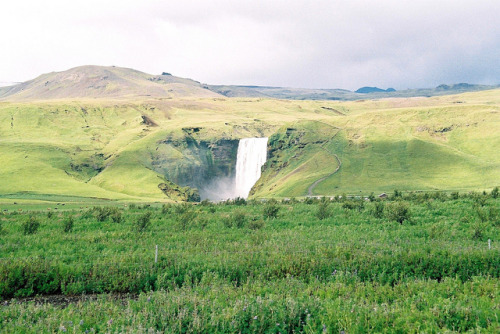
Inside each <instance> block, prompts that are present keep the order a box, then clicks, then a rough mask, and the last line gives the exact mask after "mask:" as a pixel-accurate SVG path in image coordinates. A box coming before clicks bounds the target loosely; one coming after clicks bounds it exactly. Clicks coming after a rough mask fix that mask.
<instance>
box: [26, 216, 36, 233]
mask: <svg viewBox="0 0 500 334" xmlns="http://www.w3.org/2000/svg"><path fill="white" fill-rule="evenodd" d="M39 227H40V222H39V221H38V220H37V219H36V218H35V217H33V216H30V217H29V218H28V219H27V220H26V221H25V222H24V223H23V233H24V235H29V234H35V233H36V232H37V231H38V228H39Z"/></svg>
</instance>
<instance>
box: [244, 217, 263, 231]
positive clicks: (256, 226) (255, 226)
mask: <svg viewBox="0 0 500 334" xmlns="http://www.w3.org/2000/svg"><path fill="white" fill-rule="evenodd" d="M264 226H266V222H265V221H264V220H263V219H252V220H250V222H249V223H248V228H249V229H251V230H260V229H261V228H264Z"/></svg>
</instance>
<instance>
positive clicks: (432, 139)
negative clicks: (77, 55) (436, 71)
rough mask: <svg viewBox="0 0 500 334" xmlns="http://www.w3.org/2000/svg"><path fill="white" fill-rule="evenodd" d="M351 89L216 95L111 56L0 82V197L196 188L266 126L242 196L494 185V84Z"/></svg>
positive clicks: (186, 194)
mask: <svg viewBox="0 0 500 334" xmlns="http://www.w3.org/2000/svg"><path fill="white" fill-rule="evenodd" d="M465 88H467V87H465ZM448 92H449V91H448ZM394 93H400V92H393V93H391V94H394ZM346 94H347V93H346ZM372 94H378V93H370V94H369V96H370V97H372ZM362 95H363V96H364V97H365V99H364V100H357V101H332V100H303V101H302V100H289V99H275V98H272V99H270V98H262V97H252V98H249V97H231V98H229V97H226V96H223V95H221V94H219V93H217V92H214V91H211V90H209V89H207V87H206V85H202V84H200V83H198V82H196V81H193V80H189V79H182V78H177V77H174V76H171V75H168V74H164V75H158V76H154V75H149V74H145V73H142V72H138V71H134V70H130V69H123V68H118V67H97V66H84V67H78V68H75V69H71V70H68V71H65V72H59V73H50V74H45V75H42V76H40V77H38V78H36V79H34V80H31V81H28V82H26V83H23V84H20V85H17V86H13V87H7V88H0V96H1V99H0V139H1V140H0V157H1V160H2V161H1V165H0V179H1V180H2V182H0V203H12V201H13V200H15V201H17V202H23V201H28V202H37V201H39V202H40V201H49V202H50V201H80V202H85V201H89V200H106V201H107V200H118V201H147V202H152V201H184V200H189V199H195V198H196V192H193V190H192V188H198V189H200V190H201V191H202V192H203V188H204V187H207V186H208V185H210V183H211V182H212V181H213V180H214V179H217V178H224V177H230V176H231V175H232V174H233V173H234V164H235V150H236V148H237V142H238V139H240V138H244V137H252V136H268V137H269V148H268V149H269V152H268V156H269V159H268V162H267V163H266V165H265V166H264V169H263V175H262V178H261V179H260V180H259V181H258V183H257V184H256V186H255V187H254V189H253V192H252V196H253V197H291V196H306V195H308V193H309V192H311V193H312V194H313V195H335V194H341V193H347V194H359V193H363V194H367V193H370V192H372V191H376V192H383V191H385V192H387V191H392V190H394V189H396V188H397V189H400V190H458V191H471V190H483V189H490V188H492V187H494V186H498V185H499V181H498V180H500V156H499V155H498V153H497V152H499V151H500V131H498V130H499V129H500V90H499V89H495V90H484V91H477V92H469V93H462V94H458V95H443V96H436V97H411V98H384V99H377V98H373V99H371V100H367V99H366V96H367V94H362ZM319 181H321V182H319ZM312 185H314V186H312ZM43 203H45V202H43Z"/></svg>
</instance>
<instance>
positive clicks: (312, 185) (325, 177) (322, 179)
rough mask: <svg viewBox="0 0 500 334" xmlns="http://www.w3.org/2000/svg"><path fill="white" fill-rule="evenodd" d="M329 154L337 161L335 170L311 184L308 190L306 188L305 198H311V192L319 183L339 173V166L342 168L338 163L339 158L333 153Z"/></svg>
mask: <svg viewBox="0 0 500 334" xmlns="http://www.w3.org/2000/svg"><path fill="white" fill-rule="evenodd" d="M327 152H328V151H327ZM328 153H330V152H328ZM330 154H333V156H334V157H335V159H337V163H338V166H337V168H336V169H335V170H334V171H333V172H332V173H330V174H328V175H326V176H323V177H322V178H320V179H317V180H316V181H314V183H313V184H311V185H310V186H309V188H307V196H313V190H314V188H316V186H317V185H318V184H319V183H321V182H322V181H324V180H325V179H327V178H329V177H330V176H332V175H333V174H335V173H337V172H338V171H339V169H340V166H342V162H341V161H340V159H339V157H338V156H337V155H336V154H334V153H330Z"/></svg>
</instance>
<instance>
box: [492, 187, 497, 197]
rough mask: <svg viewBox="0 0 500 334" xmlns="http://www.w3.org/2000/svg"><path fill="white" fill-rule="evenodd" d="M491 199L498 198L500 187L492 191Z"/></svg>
mask: <svg viewBox="0 0 500 334" xmlns="http://www.w3.org/2000/svg"><path fill="white" fill-rule="evenodd" d="M491 198H498V187H495V188H493V190H492V191H491Z"/></svg>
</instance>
